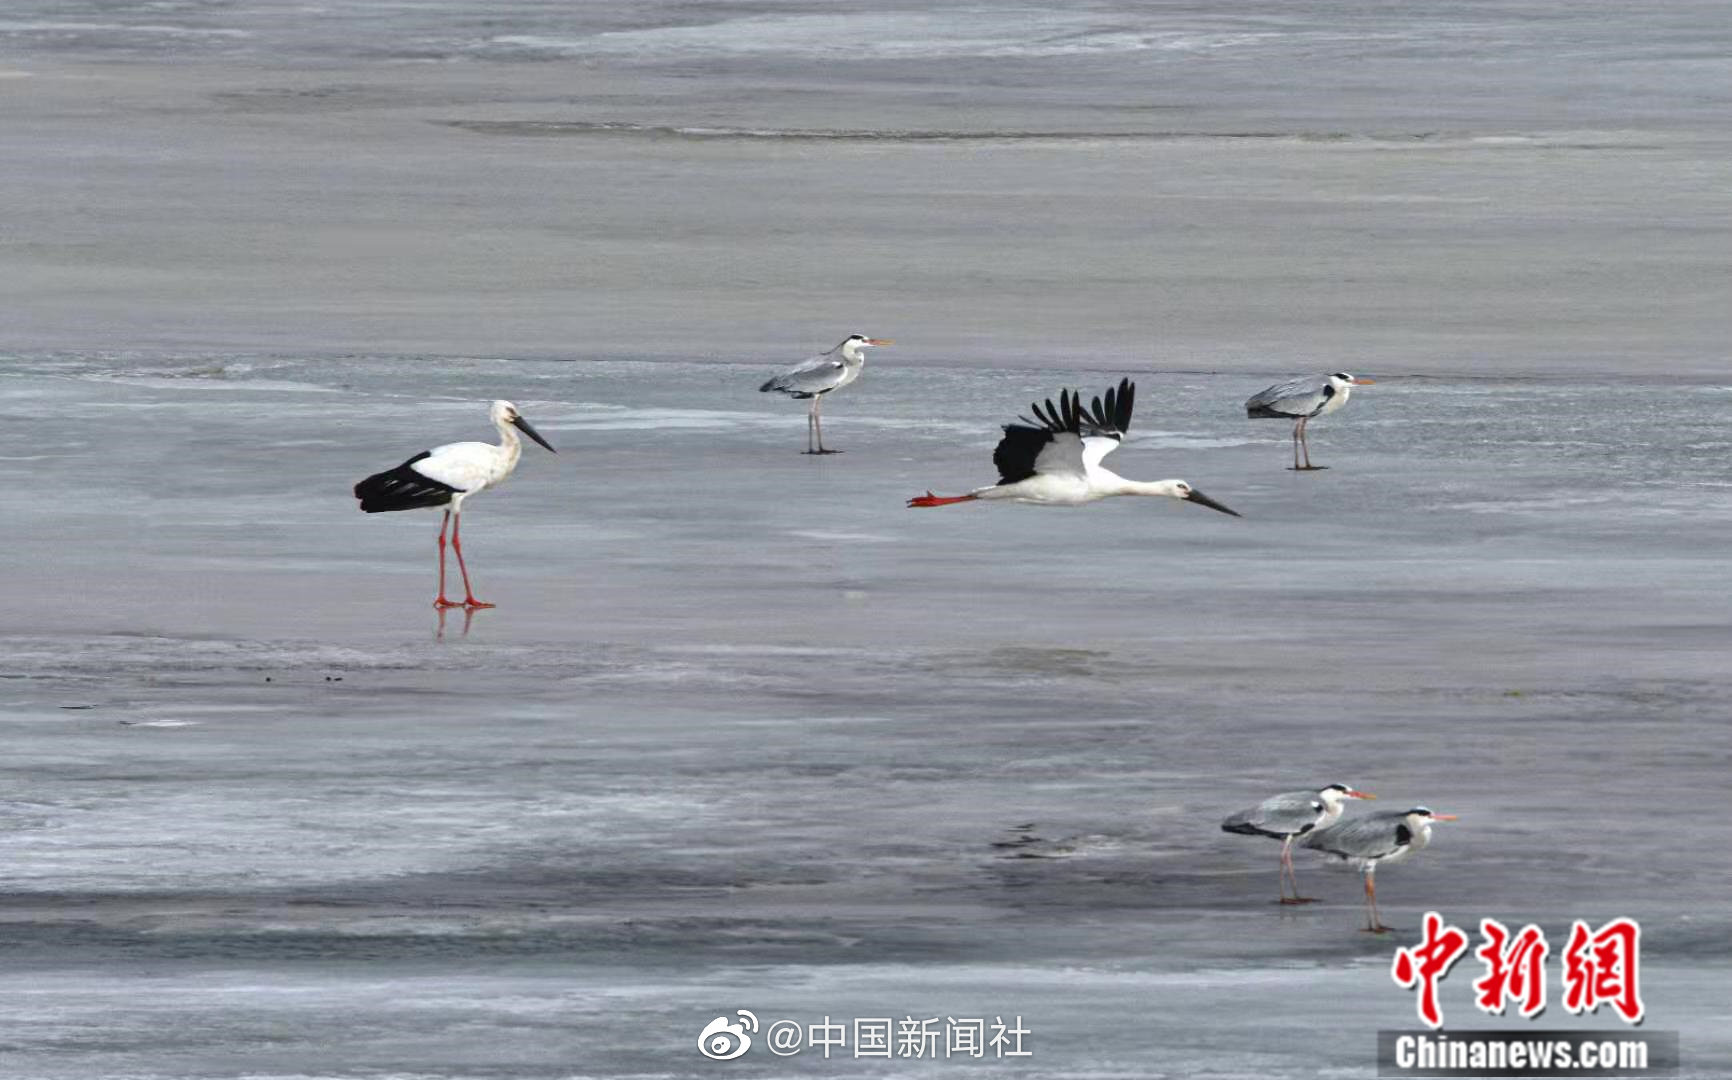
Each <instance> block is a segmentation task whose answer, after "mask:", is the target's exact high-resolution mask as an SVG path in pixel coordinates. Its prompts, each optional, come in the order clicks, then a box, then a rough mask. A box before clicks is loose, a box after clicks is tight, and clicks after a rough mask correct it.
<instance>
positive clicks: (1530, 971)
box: [1473, 919, 1551, 1019]
mask: <svg viewBox="0 0 1732 1080" xmlns="http://www.w3.org/2000/svg"><path fill="white" fill-rule="evenodd" d="M1479 932H1480V936H1481V937H1482V938H1484V939H1485V944H1483V945H1481V946H1480V947H1479V949H1478V950H1476V951H1475V952H1474V955H1475V956H1477V957H1479V958H1480V959H1481V960H1483V961H1484V962H1485V974H1484V975H1482V976H1480V978H1479V979H1478V980H1476V981H1475V982H1474V984H1473V988H1474V990H1475V991H1476V996H1475V997H1474V1004H1476V1005H1478V1006H1479V1007H1480V1009H1481V1010H1482V1011H1484V1012H1488V1013H1496V1014H1498V1015H1502V1013H1503V1010H1504V1004H1505V1000H1506V999H1507V998H1516V999H1519V1000H1520V1001H1521V1014H1522V1016H1524V1017H1526V1018H1528V1019H1532V1018H1533V1017H1536V1016H1538V1015H1539V1014H1540V1013H1542V1012H1545V1010H1546V968H1545V965H1546V956H1547V955H1548V954H1549V953H1550V952H1551V946H1550V945H1549V944H1547V943H1546V935H1545V932H1544V931H1542V930H1541V929H1540V928H1539V927H1537V926H1534V925H1533V924H1532V923H1529V924H1528V925H1527V926H1524V927H1522V929H1521V932H1520V933H1519V934H1516V935H1514V936H1513V937H1512V936H1511V934H1510V932H1509V928H1508V927H1506V926H1504V924H1503V923H1500V922H1498V921H1497V920H1496V919H1481V920H1480V921H1479Z"/></svg>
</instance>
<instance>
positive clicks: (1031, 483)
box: [970, 436, 1185, 506]
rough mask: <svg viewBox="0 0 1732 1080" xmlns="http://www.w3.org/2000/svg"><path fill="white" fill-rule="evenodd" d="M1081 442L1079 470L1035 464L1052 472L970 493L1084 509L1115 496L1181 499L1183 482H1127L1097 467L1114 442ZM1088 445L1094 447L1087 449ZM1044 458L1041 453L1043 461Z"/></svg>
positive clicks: (1067, 465)
mask: <svg viewBox="0 0 1732 1080" xmlns="http://www.w3.org/2000/svg"><path fill="white" fill-rule="evenodd" d="M1062 440H1063V437H1062V436H1061V437H1060V438H1059V439H1055V440H1054V441H1053V445H1054V446H1060V447H1061V448H1062V446H1061V444H1062ZM1082 443H1083V452H1082V460H1081V466H1082V467H1081V469H1080V470H1079V469H1077V468H1076V465H1075V464H1074V463H1072V462H1065V463H1063V464H1062V465H1060V464H1057V463H1055V462H1047V463H1044V464H1042V463H1037V467H1039V468H1049V467H1050V468H1053V469H1054V470H1055V471H1053V472H1038V473H1035V474H1034V475H1033V476H1031V477H1029V478H1028V479H1026V480H1018V481H1017V482H1016V483H1014V484H994V485H993V486H991V487H983V488H976V489H975V490H974V491H972V492H970V494H972V495H973V496H974V497H975V498H977V499H1011V500H1014V501H1015V502H1020V503H1029V504H1031V505H1035V506H1084V505H1086V504H1088V503H1092V502H1099V501H1100V500H1102V499H1110V498H1112V497H1113V496H1115V495H1164V496H1167V497H1168V498H1174V499H1182V498H1184V497H1185V496H1184V492H1183V491H1182V490H1181V487H1180V486H1181V485H1182V484H1183V483H1184V481H1182V480H1128V479H1126V478H1125V477H1122V476H1120V475H1119V474H1118V473H1116V472H1113V471H1112V470H1111V469H1107V468H1103V467H1102V466H1101V465H1100V464H1098V462H1099V461H1100V459H1101V458H1103V457H1105V456H1106V455H1107V452H1108V451H1109V450H1111V449H1113V448H1114V447H1116V446H1117V445H1118V444H1119V441H1118V440H1117V439H1097V438H1088V439H1083V440H1082ZM1091 443H1092V444H1098V445H1095V446H1091V445H1090V444H1091ZM1045 456H1046V455H1045V454H1042V457H1043V458H1044V457H1045ZM1054 456H1055V457H1056V456H1057V455H1054Z"/></svg>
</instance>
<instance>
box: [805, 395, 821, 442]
mask: <svg viewBox="0 0 1732 1080" xmlns="http://www.w3.org/2000/svg"><path fill="white" fill-rule="evenodd" d="M817 424H818V399H817V398H816V397H813V398H812V408H811V409H810V410H808V411H807V413H806V453H808V454H816V453H817V452H818V451H816V450H814V449H813V448H812V432H813V430H814V429H815V428H816V427H817Z"/></svg>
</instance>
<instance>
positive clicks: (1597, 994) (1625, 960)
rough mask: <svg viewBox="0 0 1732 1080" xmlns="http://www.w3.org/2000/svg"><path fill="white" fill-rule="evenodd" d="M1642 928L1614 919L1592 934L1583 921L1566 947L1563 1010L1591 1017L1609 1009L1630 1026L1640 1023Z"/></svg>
mask: <svg viewBox="0 0 1732 1080" xmlns="http://www.w3.org/2000/svg"><path fill="white" fill-rule="evenodd" d="M1641 951H1642V928H1641V927H1640V926H1638V925H1636V921H1635V920H1634V919H1627V918H1626V919H1613V920H1612V921H1611V922H1609V923H1607V924H1606V925H1604V926H1602V927H1600V928H1599V929H1598V930H1595V931H1589V929H1588V924H1587V923H1584V922H1582V921H1581V920H1580V919H1578V920H1576V922H1575V924H1574V925H1573V926H1572V927H1571V928H1570V942H1569V944H1568V945H1566V946H1565V947H1564V1008H1566V1009H1568V1010H1569V1011H1570V1012H1572V1013H1584V1012H1588V1013H1591V1012H1593V1011H1594V1010H1595V1009H1598V1008H1599V1007H1600V1006H1601V1005H1610V1006H1611V1007H1612V1008H1614V1009H1616V1010H1617V1012H1618V1015H1619V1016H1621V1017H1623V1018H1624V1019H1625V1020H1626V1021H1628V1022H1629V1023H1632V1024H1635V1023H1639V1022H1640V1021H1641V1019H1642V1016H1643V1014H1644V1013H1646V1012H1647V1007H1646V1006H1644V1005H1643V1004H1642V992H1641V986H1640V981H1639V977H1640V971H1639V968H1640V962H1641Z"/></svg>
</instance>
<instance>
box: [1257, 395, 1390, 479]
mask: <svg viewBox="0 0 1732 1080" xmlns="http://www.w3.org/2000/svg"><path fill="white" fill-rule="evenodd" d="M1376 381H1377V380H1375V379H1356V378H1354V377H1353V376H1351V375H1349V374H1347V372H1345V371H1337V372H1335V373H1334V374H1333V375H1307V376H1305V377H1303V378H1299V379H1289V380H1288V381H1287V382H1284V383H1276V384H1275V385H1274V386H1271V387H1269V388H1268V389H1267V390H1264V391H1262V392H1261V393H1258V394H1255V395H1253V396H1252V397H1251V400H1249V401H1247V402H1245V415H1246V416H1247V417H1249V418H1250V419H1252V420H1292V421H1293V422H1294V423H1293V471H1295V472H1310V471H1314V470H1316V469H1327V468H1328V467H1329V466H1327V465H1313V464H1311V444H1310V443H1309V442H1307V441H1306V439H1305V425H1306V424H1307V423H1309V422H1310V421H1311V420H1312V419H1313V418H1315V417H1318V416H1326V415H1328V414H1329V413H1332V412H1334V411H1335V410H1336V409H1339V408H1341V406H1343V405H1345V404H1347V399H1348V398H1350V397H1352V396H1353V388H1354V387H1355V386H1370V385H1372V384H1373V383H1375V382H1376ZM1301 448H1303V449H1304V451H1305V464H1303V465H1301V464H1299V451H1300V449H1301Z"/></svg>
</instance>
